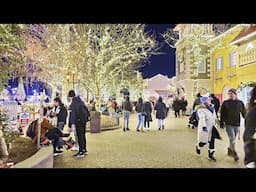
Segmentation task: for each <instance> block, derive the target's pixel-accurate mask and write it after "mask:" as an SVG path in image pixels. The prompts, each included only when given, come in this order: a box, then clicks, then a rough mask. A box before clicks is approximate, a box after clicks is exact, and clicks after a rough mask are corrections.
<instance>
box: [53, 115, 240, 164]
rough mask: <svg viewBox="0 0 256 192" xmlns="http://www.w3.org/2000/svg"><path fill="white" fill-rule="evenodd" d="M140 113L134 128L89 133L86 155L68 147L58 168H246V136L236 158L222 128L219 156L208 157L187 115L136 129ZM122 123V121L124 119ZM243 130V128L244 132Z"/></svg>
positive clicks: (58, 157)
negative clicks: (162, 125)
mask: <svg viewBox="0 0 256 192" xmlns="http://www.w3.org/2000/svg"><path fill="white" fill-rule="evenodd" d="M136 118H137V116H136V115H132V117H131V123H130V124H131V126H130V128H131V131H128V132H123V130H122V129H117V130H111V131H104V132H101V133H94V134H91V133H87V134H86V137H87V144H88V152H89V155H87V156H86V157H84V158H80V159H74V158H73V157H72V155H73V154H74V153H75V152H73V151H72V152H71V151H64V154H63V155H62V156H57V157H55V160H54V167H55V168H244V165H243V159H244V152H243V141H242V137H241V139H240V140H238V141H237V151H238V155H239V157H240V160H239V161H238V162H234V160H233V159H232V158H231V157H228V156H227V147H228V137H227V134H226V132H225V131H224V130H222V131H221V132H222V136H223V140H222V141H220V140H216V155H215V156H216V159H217V162H211V161H209V160H208V159H207V155H208V151H207V150H208V148H207V147H206V146H205V147H204V148H203V149H202V151H201V155H200V156H198V155H196V153H195V142H196V131H195V130H193V129H190V128H188V127H187V122H188V121H187V120H188V118H187V117H182V118H180V119H175V118H174V115H173V114H172V113H170V114H169V116H168V118H167V120H166V123H165V127H166V128H165V130H163V131H159V130H157V128H156V120H155V119H153V122H152V123H151V130H150V131H146V132H137V131H136V122H137V119H136ZM121 123H122V122H121ZM242 133H243V131H241V136H242Z"/></svg>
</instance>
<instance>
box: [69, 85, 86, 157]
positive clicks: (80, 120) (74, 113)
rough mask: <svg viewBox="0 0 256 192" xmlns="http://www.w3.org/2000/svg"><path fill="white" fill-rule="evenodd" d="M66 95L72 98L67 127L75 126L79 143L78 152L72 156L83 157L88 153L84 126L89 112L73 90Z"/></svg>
mask: <svg viewBox="0 0 256 192" xmlns="http://www.w3.org/2000/svg"><path fill="white" fill-rule="evenodd" d="M68 97H69V98H71V100H72V102H71V104H70V107H69V110H70V115H69V123H68V126H69V128H71V127H73V126H75V129H76V135H77V138H78V145H79V152H78V153H76V154H75V155H74V157H84V156H85V155H87V154H88V153H87V150H86V137H85V127H86V122H88V121H89V118H90V113H89V111H88V109H87V107H86V105H85V104H84V102H83V101H82V100H81V99H80V97H76V95H75V91H74V90H71V91H69V93H68Z"/></svg>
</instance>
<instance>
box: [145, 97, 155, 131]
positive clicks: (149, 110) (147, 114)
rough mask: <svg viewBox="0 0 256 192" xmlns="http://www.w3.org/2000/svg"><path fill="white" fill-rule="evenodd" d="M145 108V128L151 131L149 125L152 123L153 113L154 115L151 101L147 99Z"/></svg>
mask: <svg viewBox="0 0 256 192" xmlns="http://www.w3.org/2000/svg"><path fill="white" fill-rule="evenodd" d="M144 107H145V120H144V128H145V129H147V130H148V131H149V124H150V121H152V115H151V113H152V109H153V106H152V104H151V102H149V99H146V102H145V103H144Z"/></svg>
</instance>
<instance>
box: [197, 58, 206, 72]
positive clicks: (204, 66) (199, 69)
mask: <svg viewBox="0 0 256 192" xmlns="http://www.w3.org/2000/svg"><path fill="white" fill-rule="evenodd" d="M200 66H202V70H201V68H200ZM198 73H206V60H205V59H203V60H201V61H200V62H199V64H198Z"/></svg>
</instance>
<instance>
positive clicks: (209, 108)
mask: <svg viewBox="0 0 256 192" xmlns="http://www.w3.org/2000/svg"><path fill="white" fill-rule="evenodd" d="M206 108H207V109H208V110H209V111H211V112H212V113H213V112H214V107H213V105H208V106H206Z"/></svg>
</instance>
